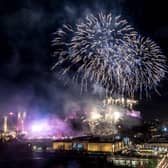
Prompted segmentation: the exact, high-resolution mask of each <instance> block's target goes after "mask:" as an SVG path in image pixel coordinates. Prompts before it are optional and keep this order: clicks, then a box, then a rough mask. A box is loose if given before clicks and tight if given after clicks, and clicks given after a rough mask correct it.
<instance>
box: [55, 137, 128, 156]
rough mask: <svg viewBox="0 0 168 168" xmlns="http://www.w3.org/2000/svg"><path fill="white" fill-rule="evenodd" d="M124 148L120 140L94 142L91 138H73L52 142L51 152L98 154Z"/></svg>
mask: <svg viewBox="0 0 168 168" xmlns="http://www.w3.org/2000/svg"><path fill="white" fill-rule="evenodd" d="M124 148H125V144H124V142H123V141H121V140H117V141H116V140H115V141H107V140H98V139H97V140H96V139H91V138H89V139H88V138H77V139H76V138H75V139H67V140H56V141H54V142H53V150H56V151H58V150H64V151H83V152H93V153H95V152H98V153H115V152H119V151H121V150H122V149H124Z"/></svg>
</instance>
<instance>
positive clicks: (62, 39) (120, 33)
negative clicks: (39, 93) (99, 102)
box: [53, 13, 167, 97]
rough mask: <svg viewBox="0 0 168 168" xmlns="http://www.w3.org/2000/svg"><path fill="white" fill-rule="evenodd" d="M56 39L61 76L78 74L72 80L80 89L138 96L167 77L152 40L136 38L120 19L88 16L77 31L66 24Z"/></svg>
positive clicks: (162, 59)
mask: <svg viewBox="0 0 168 168" xmlns="http://www.w3.org/2000/svg"><path fill="white" fill-rule="evenodd" d="M55 34H56V37H55V38H54V40H53V45H55V46H56V51H55V53H54V55H55V56H56V58H57V62H56V64H55V65H54V66H53V69H54V68H55V67H57V66H62V67H63V71H61V73H62V75H64V74H66V73H68V72H70V71H75V73H74V76H73V79H74V80H76V81H80V83H81V89H84V90H86V89H87V82H88V81H90V82H92V83H97V84H99V85H101V86H103V87H104V88H105V89H106V92H107V93H110V94H113V93H114V92H115V93H116V92H117V93H118V94H120V95H124V96H129V97H134V95H135V93H137V92H138V93H140V94H141V93H142V91H143V90H145V92H146V95H148V92H149V90H151V89H152V88H154V89H155V90H156V86H157V85H158V83H159V82H160V80H161V79H162V78H163V77H164V76H165V73H166V68H167V67H166V58H165V56H163V54H162V53H161V51H160V48H159V47H158V46H157V45H156V44H155V43H154V42H153V41H152V40H150V39H149V38H144V37H141V36H140V35H137V33H136V32H135V30H134V29H133V28H132V26H130V25H129V24H128V22H127V21H126V20H122V19H121V17H120V16H116V17H113V16H112V14H108V15H106V14H103V13H100V14H98V16H94V15H92V14H90V15H88V16H86V17H85V18H84V19H83V20H82V21H81V22H80V23H77V24H76V25H75V26H74V28H72V27H71V26H69V25H64V26H63V28H62V29H60V30H58V31H57V32H56V33H55Z"/></svg>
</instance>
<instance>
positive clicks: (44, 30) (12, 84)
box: [0, 0, 168, 119]
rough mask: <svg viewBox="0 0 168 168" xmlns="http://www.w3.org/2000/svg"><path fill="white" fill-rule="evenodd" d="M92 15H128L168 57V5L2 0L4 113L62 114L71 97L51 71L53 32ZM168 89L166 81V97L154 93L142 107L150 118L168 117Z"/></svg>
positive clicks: (0, 107) (0, 93) (141, 0)
mask: <svg viewBox="0 0 168 168" xmlns="http://www.w3.org/2000/svg"><path fill="white" fill-rule="evenodd" d="M87 11H93V12H98V11H107V12H109V11H112V12H113V13H115V14H122V16H123V17H124V18H126V19H128V21H129V23H131V24H132V25H133V26H134V27H135V28H136V29H137V30H138V31H139V32H140V33H141V34H143V35H145V36H149V37H151V38H152V39H153V40H155V41H156V42H157V43H158V44H159V45H160V47H161V49H162V50H163V53H164V54H165V55H167V56H168V47H167V44H168V14H167V13H168V12H167V4H166V1H165V0H160V1H153V0H118V1H117V0H104V1H103V2H102V0H99V1H96V0H76V1H75V0H71V1H70V0H69V1H68V0H38V1H34V0H14V1H11V0H1V1H0V113H3V112H6V111H11V110H16V109H18V108H26V109H27V108H28V109H29V110H30V111H33V112H34V113H36V112H39V111H40V112H42V113H43V114H45V113H46V112H53V111H55V109H60V102H61V100H62V94H63V95H66V93H65V91H64V92H62V91H61V90H62V89H63V87H62V86H61V84H60V82H59V81H58V80H57V79H53V76H52V73H51V72H50V67H51V65H52V59H51V54H52V48H51V40H52V37H53V35H52V33H53V32H54V31H56V30H57V28H58V27H59V26H61V25H62V23H67V22H68V23H69V22H71V23H73V22H74V21H75V20H76V19H77V18H79V17H80V16H82V15H84V14H85V13H86V12H87ZM167 84H168V82H167V81H166V80H165V81H163V82H162V83H161V84H160V86H159V88H158V89H159V90H160V92H161V96H159V95H157V94H156V93H153V92H152V93H151V95H152V96H151V100H145V101H143V102H140V105H139V107H138V108H139V110H141V111H142V114H143V116H144V117H145V118H148V119H152V118H154V117H159V118H163V117H168V113H167V108H168V102H167V98H168V89H167ZM63 90H64V89H63ZM73 94H74V93H73ZM56 111H57V110H56ZM58 113H59V112H58Z"/></svg>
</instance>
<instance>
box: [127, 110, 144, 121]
mask: <svg viewBox="0 0 168 168" xmlns="http://www.w3.org/2000/svg"><path fill="white" fill-rule="evenodd" d="M126 115H127V116H130V117H133V118H139V119H140V118H141V113H140V111H134V110H132V111H127V112H126Z"/></svg>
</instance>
